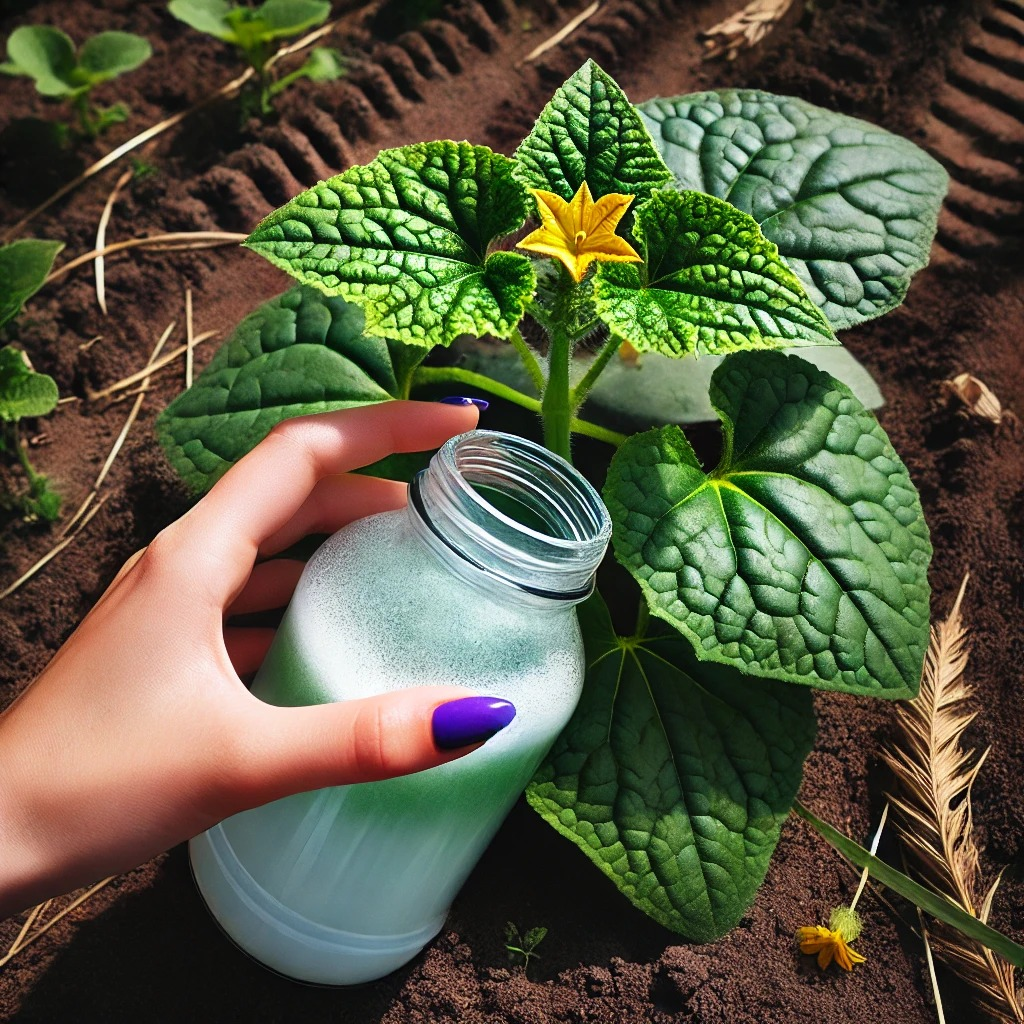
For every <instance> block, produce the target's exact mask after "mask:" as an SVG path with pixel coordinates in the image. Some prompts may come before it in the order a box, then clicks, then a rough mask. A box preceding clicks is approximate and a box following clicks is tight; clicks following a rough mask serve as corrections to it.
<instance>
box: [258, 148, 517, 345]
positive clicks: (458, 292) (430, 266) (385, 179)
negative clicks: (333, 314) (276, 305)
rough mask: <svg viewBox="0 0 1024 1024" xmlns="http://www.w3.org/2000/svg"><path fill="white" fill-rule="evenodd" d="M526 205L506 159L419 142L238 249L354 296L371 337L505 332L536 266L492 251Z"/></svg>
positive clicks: (334, 182)
mask: <svg viewBox="0 0 1024 1024" xmlns="http://www.w3.org/2000/svg"><path fill="white" fill-rule="evenodd" d="M531 208H532V204H531V200H530V197H529V195H528V193H527V192H526V190H525V189H524V188H523V187H522V186H521V185H520V184H519V183H518V182H517V181H516V180H515V179H514V178H513V177H512V161H511V160H509V159H508V158H507V157H504V156H500V155H499V154H497V153H493V152H492V151H491V150H489V149H487V148H486V147H485V146H471V145H470V144H469V143H468V142H430V143H421V144H418V145H414V146H405V147H402V148H401V149H390V150H385V151H384V152H382V153H381V154H380V155H379V156H378V157H377V159H375V160H374V161H373V162H372V163H370V164H368V165H366V166H365V167H351V168H349V170H347V171H345V172H344V174H340V175H338V176H337V177H334V178H331V179H330V180H329V181H325V182H321V183H320V184H319V185H317V186H316V187H315V188H312V189H310V190H309V191H308V192H303V193H302V194H301V195H299V196H297V197H296V198H295V199H293V200H292V201H291V202H290V203H288V204H286V205H285V206H282V207H281V209H279V210H276V211H275V212H274V213H272V214H271V215H270V216H269V217H267V218H266V220H264V221H263V222H262V223H261V224H260V225H259V226H258V227H257V228H256V230H255V231H254V232H253V233H252V235H250V236H249V239H248V240H247V241H246V243H245V244H246V245H248V246H249V248H251V249H253V250H255V251H256V252H258V253H260V254H261V255H263V256H265V257H266V258H267V259H268V260H270V262H271V263H273V264H274V265H275V266H278V267H281V269H282V270H285V271H287V272H288V273H289V274H291V275H292V276H293V277H295V278H297V279H298V280H299V281H301V282H302V283H304V284H309V285H313V286H314V287H316V288H319V289H320V290H321V291H323V292H325V293H326V294H328V295H340V296H342V297H343V298H346V299H348V300H350V301H352V302H355V303H358V304H359V305H360V306H362V307H363V309H364V311H365V313H366V328H367V330H368V331H369V332H370V333H371V334H374V335H379V336H380V337H384V338H393V339H395V340H397V341H402V342H406V343H409V344H416V345H423V346H426V347H433V346H434V345H437V344H442V345H449V344H451V342H452V341H454V340H455V339H456V338H457V337H458V336H459V335H460V334H477V335H482V334H493V335H495V336H497V337H500V338H507V337H508V336H509V335H510V334H511V333H512V331H513V329H514V328H515V326H516V324H517V323H518V322H519V320H520V319H521V318H522V315H523V308H524V305H525V303H526V301H527V300H528V299H529V297H530V296H531V295H532V294H533V289H534V285H535V277H534V273H533V267H532V266H531V264H530V261H529V259H527V258H526V257H525V256H521V255H519V254H518V253H511V252H491V253H488V246H489V245H490V243H491V242H492V241H493V240H494V239H495V238H498V237H500V236H502V235H507V234H509V233H510V232H512V231H515V230H516V229H517V228H518V227H520V226H521V225H522V224H523V222H524V221H525V220H526V217H527V214H528V212H529V211H530V209H531Z"/></svg>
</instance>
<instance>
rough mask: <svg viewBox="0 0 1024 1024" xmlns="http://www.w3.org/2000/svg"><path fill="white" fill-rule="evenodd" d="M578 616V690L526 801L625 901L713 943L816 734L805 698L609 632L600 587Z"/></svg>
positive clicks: (762, 861)
mask: <svg viewBox="0 0 1024 1024" xmlns="http://www.w3.org/2000/svg"><path fill="white" fill-rule="evenodd" d="M579 612H580V626H581V628H582V631H583V638H584V643H585V645H586V659H587V677H586V684H585V685H584V688H583V697H582V699H581V701H580V704H579V706H578V707H577V709H576V712H575V714H574V715H573V717H572V719H571V720H570V722H569V724H568V726H567V727H566V728H565V730H564V731H563V733H562V735H561V736H560V737H559V738H558V740H557V741H556V742H555V745H554V747H553V748H552V750H551V753H550V754H549V755H548V757H547V759H546V761H545V763H544V764H543V765H542V766H541V768H540V769H539V771H538V772H537V775H536V776H535V777H534V780H533V782H532V783H531V784H530V787H529V788H528V789H527V794H526V795H527V799H528V801H529V802H530V804H531V805H532V806H533V807H534V808H535V809H536V810H537V811H538V813H539V814H540V815H541V817H543V818H544V819H545V820H546V821H547V822H548V823H549V824H550V825H552V826H553V827H554V828H555V829H556V830H557V831H558V832H560V833H561V834H562V835H564V836H566V837H567V838H568V839H570V840H571V841H572V842H573V843H575V844H576V845H577V846H578V847H579V848H580V849H581V850H582V851H583V852H584V853H585V854H586V855H587V856H588V857H589V858H590V860H591V861H593V862H594V864H596V865H597V867H598V868H599V869H600V870H601V871H602V872H603V873H604V874H605V875H607V876H608V877H609V878H610V879H611V880H612V881H613V882H614V883H615V885H616V886H617V887H618V888H619V889H620V890H621V891H622V893H623V894H624V895H625V896H626V897H627V898H628V899H629V900H630V901H631V902H632V903H633V904H634V905H635V906H636V907H638V908H639V909H640V910H642V911H644V913H646V914H648V915H650V916H651V917H653V918H654V920H656V921H658V922H660V923H661V924H663V925H665V927H667V928H670V929H672V930H673V931H675V932H679V933H680V934H682V935H685V936H686V937H687V938H688V939H691V940H694V941H698V942H708V941H711V940H712V939H715V938H718V937H719V936H720V935H723V934H725V932H727V931H728V930H729V929H730V928H732V927H733V926H734V925H735V924H736V923H737V922H738V921H739V919H740V917H741V916H742V915H743V913H744V911H745V910H746V908H747V907H748V906H749V905H750V903H751V901H752V900H753V898H754V895H755V894H756V892H757V890H758V889H759V888H760V886H761V883H762V881H763V880H764V876H765V872H766V871H767V870H768V863H769V861H770V860H771V856H772V852H773V851H774V849H775V846H776V844H777V843H778V840H779V831H780V828H781V826H782V822H783V821H784V820H785V819H786V816H787V815H788V813H789V808H790V806H791V805H792V802H793V799H794V797H795V796H796V792H797V789H798V787H799V785H800V776H801V769H802V766H803V762H804V759H805V758H806V756H807V754H808V753H809V751H810V749H811V746H812V744H813V742H814V728H815V724H814V711H813V708H812V705H811V695H810V693H809V692H808V691H806V690H802V689H799V688H797V687H793V686H786V685H785V684H783V683H777V682H774V681H772V680H767V679H751V678H749V677H745V676H743V675H741V674H740V673H739V672H737V671H736V670H735V669H731V668H728V667H725V666H721V665H705V664H701V663H699V662H698V661H697V659H696V658H695V657H694V655H693V652H692V650H691V649H690V646H689V644H687V642H686V641H685V640H684V639H683V638H682V637H681V636H679V634H678V633H675V632H674V631H672V630H670V629H668V628H667V627H665V626H662V625H659V624H654V625H653V626H652V629H651V631H650V634H649V635H648V636H646V637H644V638H642V639H638V638H636V637H620V636H616V635H615V632H614V629H613V627H612V623H611V618H610V616H609V614H608V610H607V608H606V607H605V605H604V603H603V601H602V600H601V598H600V596H599V595H594V597H592V598H590V600H588V601H587V602H586V603H585V604H583V605H581V606H580V609H579Z"/></svg>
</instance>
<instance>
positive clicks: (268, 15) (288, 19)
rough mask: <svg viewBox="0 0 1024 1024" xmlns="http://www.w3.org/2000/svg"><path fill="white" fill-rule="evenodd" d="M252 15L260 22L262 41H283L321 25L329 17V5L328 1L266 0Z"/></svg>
mask: <svg viewBox="0 0 1024 1024" xmlns="http://www.w3.org/2000/svg"><path fill="white" fill-rule="evenodd" d="M253 14H254V16H255V19H256V20H257V21H259V22H262V24H261V26H260V28H261V36H262V38H263V39H267V40H270V39H284V38H287V37H288V36H297V35H298V34H299V33H300V32H305V31H306V29H309V28H314V27H315V26H317V25H322V24H323V23H324V22H325V21H326V20H327V19H328V18H329V17H330V14H331V4H330V0H266V3H264V4H262V5H261V6H260V7H257V8H256V10H255V11H254V12H253Z"/></svg>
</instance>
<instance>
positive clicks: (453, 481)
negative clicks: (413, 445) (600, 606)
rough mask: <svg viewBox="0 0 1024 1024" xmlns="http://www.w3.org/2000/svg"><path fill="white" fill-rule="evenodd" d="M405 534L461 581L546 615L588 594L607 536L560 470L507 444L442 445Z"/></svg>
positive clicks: (590, 497) (501, 440)
mask: <svg viewBox="0 0 1024 1024" xmlns="http://www.w3.org/2000/svg"><path fill="white" fill-rule="evenodd" d="M409 508H410V515H411V518H412V521H413V525H414V528H415V529H416V531H417V533H418V534H419V535H420V537H421V538H422V539H423V540H424V541H425V543H427V544H428V546H430V547H431V548H432V549H433V550H434V551H435V553H436V554H437V555H438V556H439V557H441V558H442V559H443V560H444V561H446V562H447V563H448V564H449V565H450V566H451V568H453V569H455V570H456V571H458V572H459V573H460V575H462V576H464V577H467V578H473V579H474V582H479V583H489V584H494V585H495V586H498V587H501V588H503V589H504V588H508V589H509V590H511V591H514V592H516V594H518V595H519V596H520V597H523V598H529V599H531V603H532V602H533V601H537V602H540V603H543V604H547V605H549V606H552V607H554V606H561V607H570V606H572V605H573V604H576V603H578V602H579V601H582V600H584V599H585V598H587V597H588V596H589V595H590V594H591V593H592V592H593V589H594V573H595V572H596V571H597V566H598V565H599V564H600V562H601V559H602V557H603V556H604V552H605V549H606V547H607V545H608V539H609V537H610V535H611V521H610V519H609V516H608V511H607V509H606V508H605V507H604V504H603V502H602V501H601V498H600V496H599V495H598V493H597V491H595V490H594V488H593V487H592V486H591V485H590V484H589V483H588V482H587V480H586V479H584V477H583V476H581V475H580V474H579V473H578V472H577V471H576V470H575V469H574V468H573V467H572V466H571V465H569V463H567V462H566V461H565V460H564V459H561V458H559V457H558V456H557V455H554V454H553V453H551V452H549V451H548V450H547V449H546V448H543V447H541V446H540V445H537V444H534V443H533V442H532V441H527V440H525V439H524V438H521V437H516V436H514V435H512V434H503V433H499V432H496V431H489V430H474V431H471V432H470V433H468V434H462V435H461V436H459V437H455V438H453V439H452V440H451V441H449V442H448V443H447V444H446V445H444V447H443V448H441V450H440V451H438V453H437V454H436V455H435V456H434V458H433V459H432V460H431V463H430V466H429V467H428V468H427V469H426V470H424V471H423V472H422V473H420V474H419V475H418V476H417V477H416V478H415V479H414V480H413V482H412V484H411V486H410V489H409Z"/></svg>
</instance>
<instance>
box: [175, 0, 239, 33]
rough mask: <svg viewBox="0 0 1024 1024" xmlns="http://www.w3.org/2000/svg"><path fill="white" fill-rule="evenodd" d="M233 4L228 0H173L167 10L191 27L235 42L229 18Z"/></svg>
mask: <svg viewBox="0 0 1024 1024" xmlns="http://www.w3.org/2000/svg"><path fill="white" fill-rule="evenodd" d="M233 6H234V5H232V4H230V3H228V2H227V0H171V2H170V3H169V4H168V5H167V10H168V12H169V13H170V14H171V15H173V16H174V17H175V18H177V19H178V21H183V22H184V23H185V24H186V25H188V26H189V28H194V29H195V30H196V31H197V32H205V33H206V34H207V35H209V36H215V37H216V38H217V39H223V40H224V42H226V43H233V42H235V41H236V40H235V33H234V30H233V29H232V28H231V25H230V23H229V22H228V20H227V18H228V15H229V14H230V13H231V11H232V10H233Z"/></svg>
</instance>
